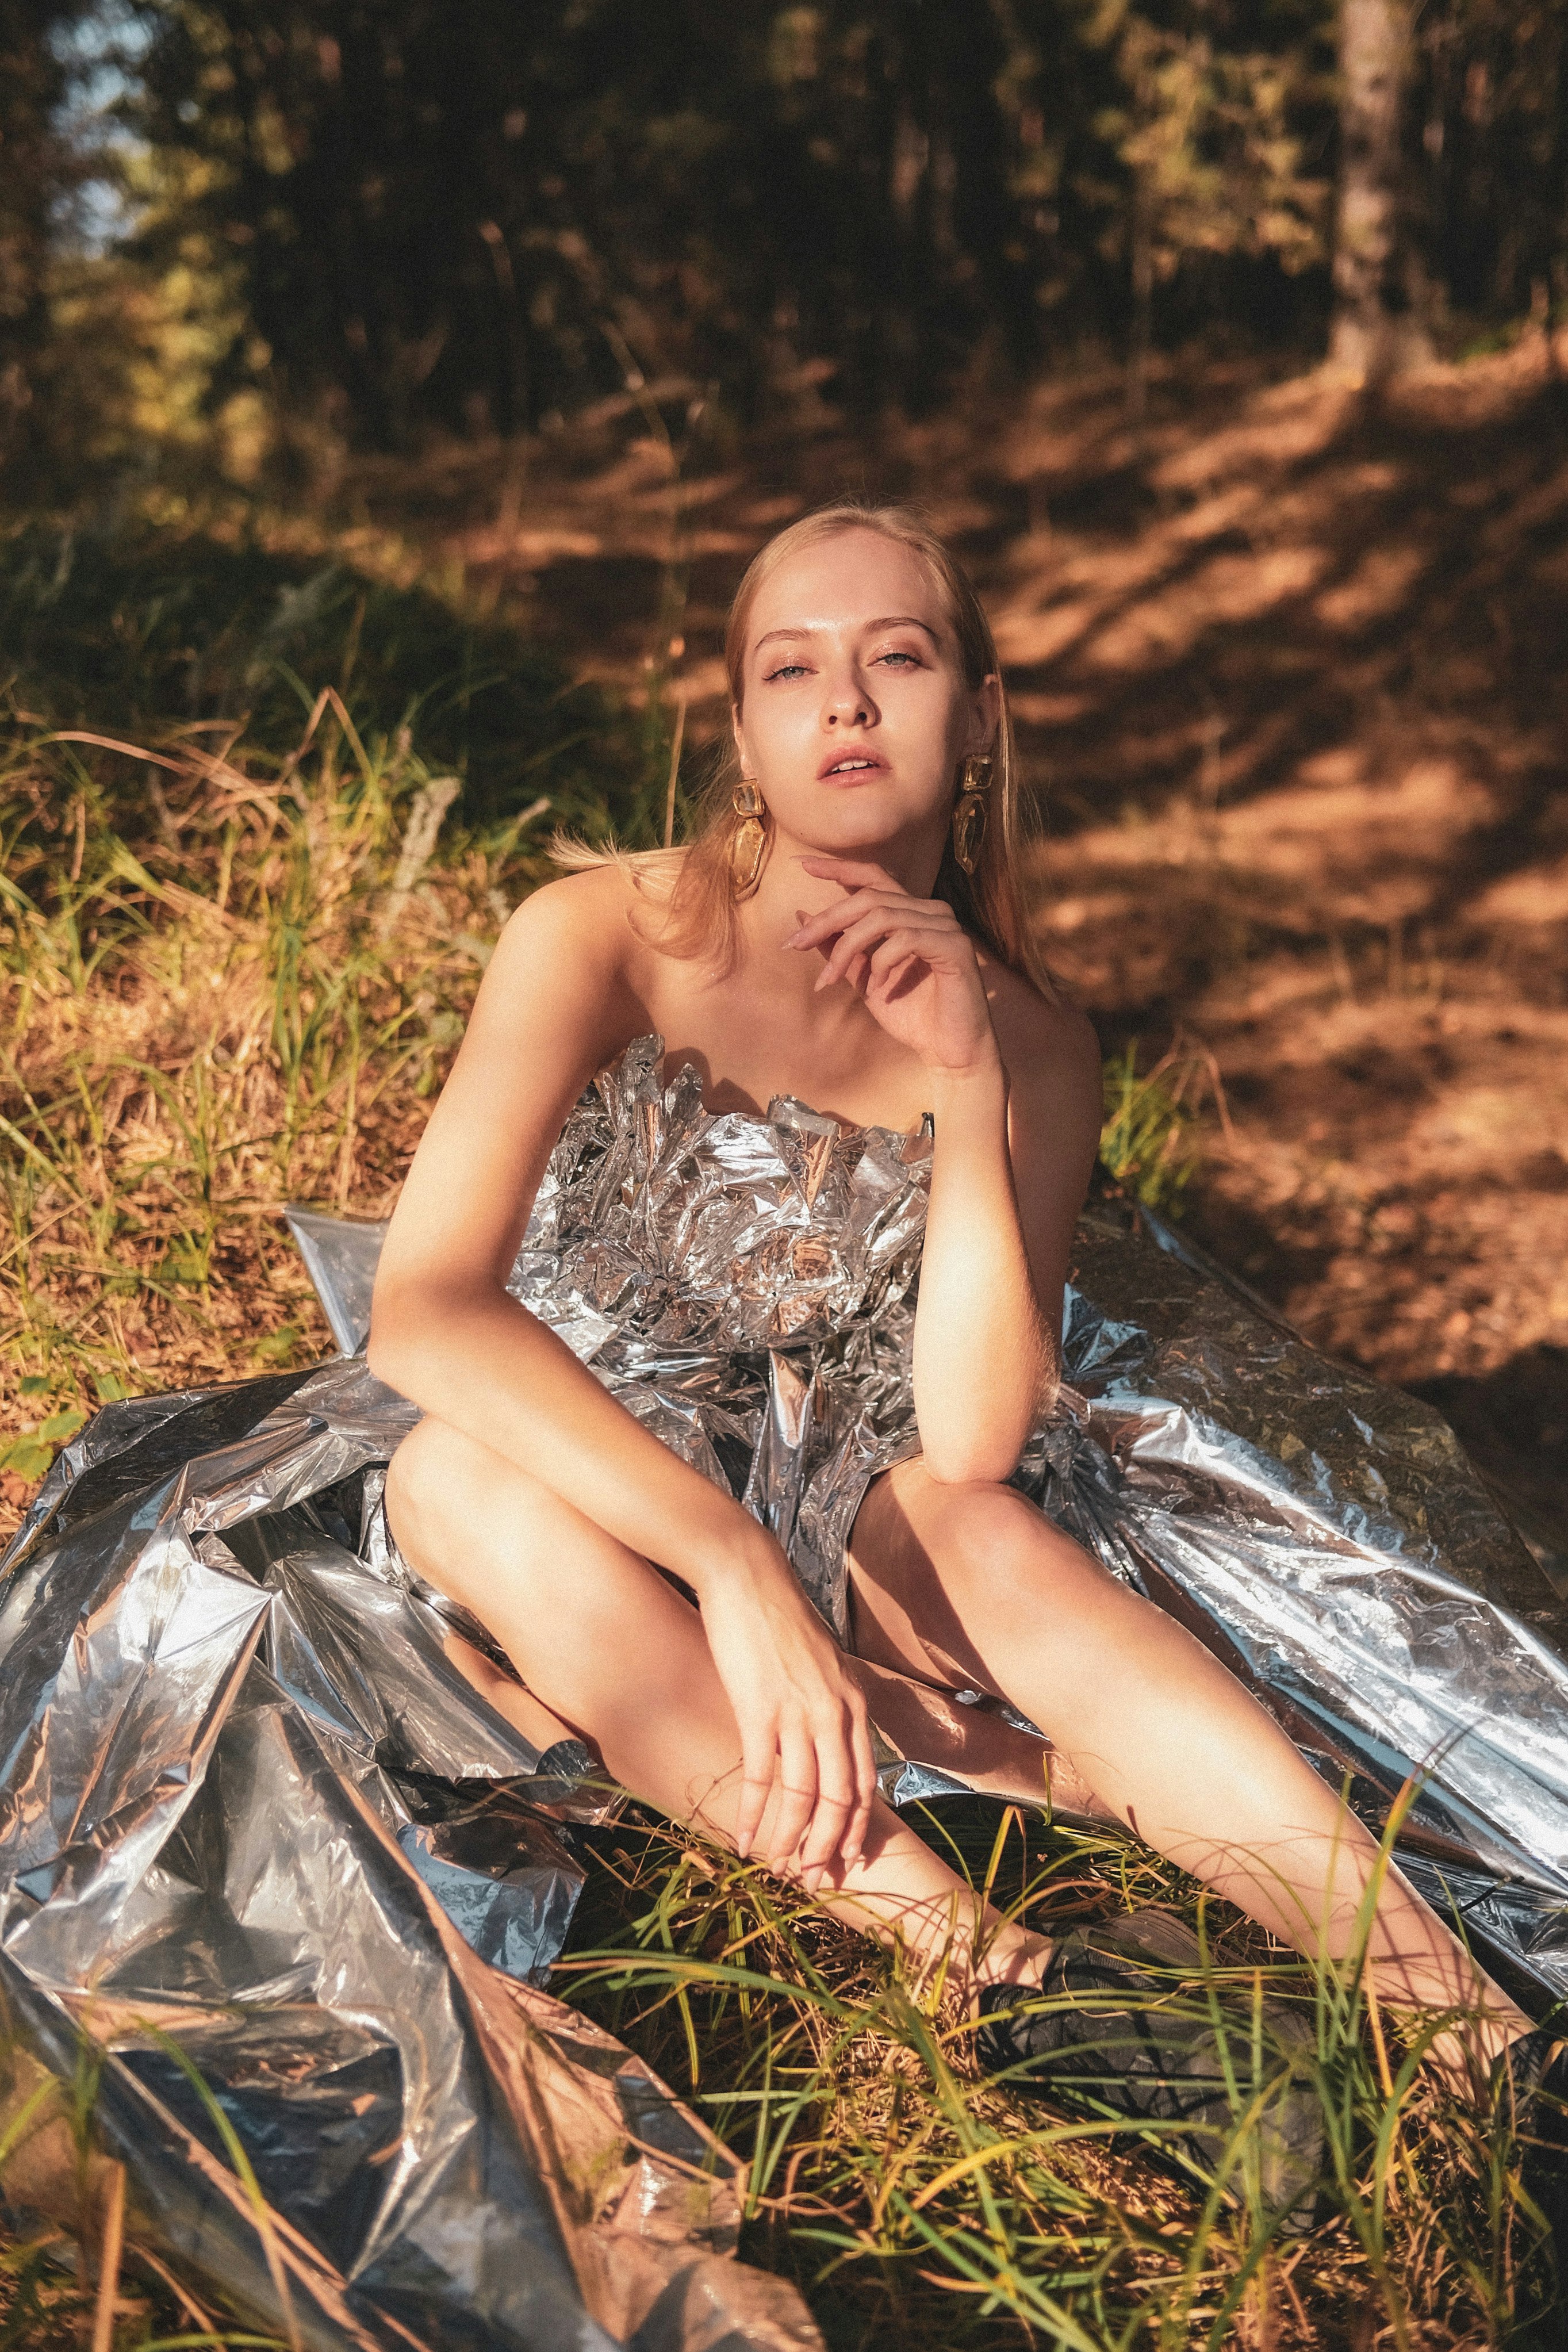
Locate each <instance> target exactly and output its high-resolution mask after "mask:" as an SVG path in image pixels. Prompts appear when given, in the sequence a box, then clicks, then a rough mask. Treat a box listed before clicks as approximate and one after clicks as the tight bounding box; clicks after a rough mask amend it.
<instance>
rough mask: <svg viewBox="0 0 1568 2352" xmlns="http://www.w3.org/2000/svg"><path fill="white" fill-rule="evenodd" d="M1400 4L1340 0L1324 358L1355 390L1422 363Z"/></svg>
mask: <svg viewBox="0 0 1568 2352" xmlns="http://www.w3.org/2000/svg"><path fill="white" fill-rule="evenodd" d="M1409 57H1410V17H1409V12H1408V8H1407V5H1406V0H1340V24H1339V73H1340V182H1339V215H1338V220H1337V223H1336V226H1335V233H1334V257H1333V289H1334V312H1333V335H1332V338H1331V341H1330V349H1329V355H1330V358H1331V360H1332V361H1333V363H1334V365H1335V366H1337V367H1341V368H1343V369H1345V370H1346V371H1347V372H1348V373H1351V374H1353V375H1355V376H1357V377H1359V378H1360V379H1361V381H1362V382H1363V383H1379V382H1381V381H1382V380H1383V379H1384V378H1385V377H1386V376H1390V375H1393V374H1396V373H1398V371H1399V370H1400V369H1402V368H1406V367H1410V366H1413V365H1415V364H1416V363H1417V362H1420V361H1421V360H1424V359H1429V358H1430V356H1431V344H1430V341H1429V340H1428V338H1427V331H1426V325H1425V322H1424V320H1423V319H1422V317H1421V305H1420V294H1421V286H1422V272H1421V268H1420V264H1419V260H1418V258H1417V257H1416V252H1415V250H1414V247H1413V244H1412V241H1411V236H1410V217H1409V215H1410V206H1409V201H1408V194H1407V185H1406V168H1405V150H1404V140H1403V137H1402V131H1403V114H1404V99H1405V84H1406V75H1407V73H1408V70H1409Z"/></svg>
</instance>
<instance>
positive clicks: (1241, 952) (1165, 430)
mask: <svg viewBox="0 0 1568 2352" xmlns="http://www.w3.org/2000/svg"><path fill="white" fill-rule="evenodd" d="M1565 356H1568V354H1565V353H1564V352H1558V353H1557V354H1555V355H1554V354H1552V353H1551V352H1548V351H1547V349H1546V346H1545V344H1544V342H1543V341H1542V340H1541V339H1539V338H1537V339H1536V340H1534V341H1526V342H1524V343H1521V345H1519V346H1518V347H1517V348H1516V349H1514V350H1513V351H1511V352H1507V353H1503V354H1500V355H1497V356H1493V357H1490V358H1487V359H1484V360H1477V361H1472V362H1468V363H1467V364H1465V365H1464V366H1462V367H1458V368H1451V369H1445V370H1435V371H1433V372H1431V373H1427V374H1425V375H1423V376H1421V377H1418V378H1415V379H1409V380H1406V381H1405V382H1403V383H1401V384H1400V385H1399V386H1398V387H1397V388H1396V390H1395V391H1393V392H1392V393H1390V394H1386V395H1385V396H1384V397H1383V398H1381V399H1378V400H1371V399H1368V398H1366V397H1364V396H1363V395H1362V394H1359V393H1358V392H1357V391H1356V390H1355V389H1354V388H1353V387H1351V386H1348V385H1346V384H1344V383H1339V382H1336V381H1334V380H1333V378H1332V377H1330V376H1328V375H1326V374H1322V373H1313V374H1308V375H1295V376H1283V377H1282V376H1281V375H1280V374H1278V373H1274V374H1270V373H1268V372H1267V371H1265V370H1263V369H1261V368H1260V367H1259V366H1258V365H1256V364H1236V365H1231V366H1227V367H1208V368H1204V369H1186V370H1184V369H1181V368H1174V367H1173V368H1172V369H1171V370H1170V371H1169V372H1168V373H1167V375H1166V377H1165V379H1164V380H1163V381H1161V382H1159V383H1156V384H1155V388H1154V391H1153V394H1152V396H1151V399H1150V403H1149V406H1148V410H1147V412H1146V415H1145V419H1144V421H1143V423H1142V424H1141V425H1138V426H1134V425H1133V423H1132V422H1131V421H1130V420H1129V416H1128V413H1127V408H1126V404H1125V401H1124V393H1123V388H1122V384H1121V383H1120V381H1119V380H1118V378H1117V377H1116V376H1115V375H1114V374H1113V373H1105V374H1103V375H1102V376H1096V375H1094V374H1092V373H1090V374H1087V375H1086V374H1082V373H1081V374H1078V375H1076V376H1074V377H1073V378H1071V380H1068V381H1061V382H1054V383H1051V382H1048V383H1042V384H1041V385H1040V387H1039V388H1038V389H1036V390H1035V391H1034V392H1032V394H1027V395H1025V394H1020V395H1018V396H1017V397H1015V398H1013V399H1011V400H1007V401H997V400H992V401H977V402H974V403H971V404H957V405H956V407H955V408H954V409H953V410H952V411H950V412H949V413H948V414H946V415H945V416H943V417H942V418H940V419H938V420H937V421H936V422H934V423H930V424H927V425H918V426H911V425H907V424H904V423H898V424H890V425H887V426H886V427H885V428H884V429H883V430H881V431H878V432H875V433H871V434H867V435H864V436H860V437H856V436H851V435H849V434H847V433H846V432H845V431H844V430H843V429H842V427H841V425H838V424H837V423H835V421H834V420H833V418H832V416H831V413H830V412H829V411H828V410H827V409H826V408H825V407H824V406H823V405H822V404H821V401H820V398H819V396H818V394H816V393H815V391H814V390H813V389H812V388H811V387H810V386H809V385H807V386H803V387H802V388H801V392H800V401H799V404H798V408H797V411H796V413H795V414H794V415H792V416H790V417H789V418H788V419H785V420H783V421H782V422H781V423H780V424H779V425H778V426H777V427H776V428H775V429H774V430H773V431H771V432H770V433H769V434H768V435H767V436H765V437H764V439H763V440H762V442H761V443H760V444H759V445H757V446H749V445H748V446H742V447H740V448H739V449H738V450H735V451H730V452H727V453H724V454H722V455H718V456H716V455H715V453H714V452H713V451H712V450H711V449H708V448H706V447H705V445H704V444H703V441H702V439H701V436H700V432H699V434H698V436H697V437H696V438H695V442H694V446H693V448H692V451H691V452H690V454H689V455H688V457H686V459H685V466H684V471H683V472H681V473H677V471H676V469H675V468H674V465H673V462H672V457H671V453H670V452H669V450H668V449H667V448H666V446H664V444H663V443H662V442H661V441H660V440H659V439H658V438H657V437H655V436H653V435H650V434H647V433H646V432H643V431H640V430H639V428H638V425H637V418H636V411H635V408H634V405H633V404H632V402H631V401H630V400H628V401H627V402H625V403H622V404H609V405H608V406H607V407H606V409H605V410H603V411H601V413H600V414H599V415H598V416H597V417H595V418H593V419H591V420H590V421H589V422H588V423H587V424H585V425H580V426H579V427H577V428H575V429H574V430H573V431H571V432H570V433H569V434H566V435H563V436H559V437H558V438H557V440H555V441H554V442H547V443H542V444H539V445H537V446H535V447H534V448H532V449H531V450H530V451H529V452H528V459H527V469H526V472H517V471H510V472H509V471H508V467H507V463H506V460H505V453H503V452H498V451H496V450H491V451H488V452H477V453H476V452H473V451H461V452H455V453H454V454H453V455H452V457H450V458H449V460H447V461H445V463H444V464H441V465H436V466H434V467H425V468H423V470H422V474H421V478H420V488H419V492H418V499H417V502H416V503H411V500H410V497H409V490H408V484H407V478H406V476H405V477H402V478H401V479H400V478H397V477H396V476H394V475H392V474H391V473H387V474H385V475H382V474H378V473H377V472H376V471H375V470H374V469H371V471H369V472H367V473H365V474H364V475H362V476H361V477H360V478H358V480H357V481H356V483H355V485H354V495H355V497H356V498H357V499H358V501H359V510H360V512H361V515H362V516H363V517H364V518H365V520H367V522H372V523H373V522H374V521H375V520H386V521H392V520H394V519H395V521H396V523H397V526H398V528H399V529H401V530H402V531H403V532H405V533H407V534H409V535H410V536H412V537H413V539H415V540H416V541H418V542H420V543H421V544H422V545H423V547H424V548H425V549H426V550H427V551H432V552H435V551H438V552H439V554H440V556H441V558H442V559H443V560H444V561H445V562H448V563H449V564H453V565H460V566H461V567H462V569H463V572H464V573H465V576H466V579H467V582H468V583H469V585H470V586H472V587H478V588H480V589H481V590H487V591H489V592H491V593H494V594H495V595H496V596H497V599H499V600H502V601H505V602H506V603H507V604H512V603H515V602H516V601H517V600H519V599H521V600H522V601H523V602H524V603H525V604H526V605H527V607H528V614H529V618H530V622H531V625H533V626H534V627H536V628H537V629H538V630H539V631H540V632H541V633H543V634H544V635H548V636H549V637H550V638H551V639H553V640H554V641H555V642H556V643H557V644H558V645H559V646H562V647H563V648H564V649H565V650H566V652H567V653H568V655H569V656H570V659H571V661H572V662H573V664H574V666H575V667H577V668H578V669H579V670H580V672H582V673H584V674H592V675H599V676H603V677H612V678H614V679H615V680H617V681H618V682H619V683H620V684H621V685H622V687H625V688H631V689H632V690H633V691H636V690H637V688H638V686H639V681H640V680H641V679H642V678H643V677H644V676H645V675H646V667H647V662H648V657H649V655H650V650H651V648H652V646H653V642H654V637H655V635H656V634H657V633H658V632H659V631H660V630H661V629H662V627H663V626H664V625H665V623H662V622H661V621H660V619H659V617H658V616H659V615H660V614H661V611H662V610H663V612H664V614H665V615H666V618H667V614H668V613H669V611H670V610H671V609H672V608H671V606H670V605H669V604H668V603H667V602H665V603H664V604H662V596H664V597H667V595H668V593H669V591H670V589H671V587H672V585H674V586H675V587H677V588H678V587H679V585H680V582H681V577H682V573H683V572H685V605H684V613H683V614H682V616H681V617H680V619H679V622H678V626H679V630H680V634H681V635H682V636H683V637H684V640H685V645H684V653H683V657H682V659H681V661H680V662H679V664H678V667H677V681H678V684H679V686H680V688H681V690H682V691H683V692H684V693H685V696H686V697H687V698H688V701H689V709H690V728H691V735H692V739H693V740H696V741H699V742H700V741H701V740H703V739H704V737H705V736H706V737H711V736H712V734H713V733H714V731H715V730H716V728H717V727H718V726H719V725H720V724H721V723H722V717H723V696H722V686H723V679H722V671H721V668H720V665H719V661H718V642H719V632H720V628H721V625H722V618H723V613H724V607H725V604H726V600H727V595H728V593H729V592H730V590H731V588H732V587H733V585H734V583H735V580H736V578H737V574H738V572H739V569H740V567H741V565H742V563H743V562H744V561H745V559H746V558H747V556H748V555H749V554H750V553H751V552H752V551H753V550H754V549H755V547H756V546H757V545H758V543H759V541H761V540H762V539H763V538H764V537H765V536H766V535H767V533H768V531H769V530H771V529H774V528H776V527H777V526H778V525H779V523H780V522H781V521H784V520H788V519H789V517H790V516H792V515H794V514H796V513H798V512H800V511H801V510H803V509H805V508H806V507H807V506H809V505H811V504H814V503H816V502H817V501H818V500H819V499H822V498H824V497H828V496H831V495H834V494H837V493H841V492H843V491H850V492H854V493H858V494H867V493H869V494H872V495H877V496H886V495H894V496H912V497H915V498H918V499H920V500H921V501H922V502H923V503H925V505H926V506H927V507H928V508H929V509H931V510H933V511H934V513H935V516H936V520H937V521H938V522H939V523H940V525H941V526H942V527H943V528H944V529H946V530H947V531H948V532H949V533H950V534H952V535H953V537H954V538H955V540H956V543H957V544H958V546H959V548H960V550H961V551H962V553H963V554H964V556H965V558H966V560H967V562H969V564H970V565H971V567H972V569H973V570H974V572H976V574H977V578H978V580H979V582H980V583H981V585H982V587H983V590H984V592H985V594H986V597H987V600H988V606H989V609H990V611H991V614H992V616H993V619H994V621H995V624H996V626H997V632H998V640H999V643H1000V646H1001V650H1002V655H1003V659H1004V661H1005V663H1006V665H1007V671H1008V678H1009V688H1010V690H1011V695H1012V704H1013V709H1014V712H1015V714H1016V717H1017V719H1018V721H1019V733H1020V738H1021V742H1022V748H1023V751H1024V755H1025V760H1026V763H1027V769H1028V773H1029V775H1030V778H1031V780H1032V781H1033V782H1035V783H1037V784H1038V785H1039V786H1040V787H1042V788H1043V790H1044V792H1045V794H1046V800H1047V806H1048V810H1049V826H1050V838H1049V843H1048V845H1047V848H1046V850H1045V852H1044V856H1045V863H1046V872H1047V881H1048V901H1049V909H1048V913H1047V916H1046V922H1047V926H1048V929H1049V936H1050V940H1051V950H1052V952H1053V955H1054V959H1055V962H1056V965H1057V968H1058V969H1059V971H1060V972H1061V976H1062V978H1063V980H1064V981H1065V982H1066V983H1067V985H1068V986H1069V988H1070V989H1071V992H1073V993H1074V994H1075V995H1076V996H1077V997H1078V998H1079V999H1080V1001H1081V1002H1082V1003H1084V1004H1085V1005H1086V1006H1087V1007H1088V1008H1089V1010H1090V1011H1091V1012H1092V1014H1093V1015H1094V1017H1095V1019H1096V1021H1097V1023H1098V1024H1099V1025H1100V1028H1101V1031H1102V1034H1103V1038H1104V1040H1105V1042H1106V1044H1107V1045H1108V1046H1112V1047H1114V1046H1117V1045H1121V1044H1123V1043H1124V1042H1125V1041H1126V1040H1127V1039H1128V1038H1130V1037H1135V1038H1137V1039H1138V1040H1139V1041H1140V1055H1141V1056H1142V1055H1147V1056H1148V1057H1150V1058H1153V1057H1154V1056H1155V1055H1157V1054H1158V1053H1159V1052H1160V1051H1162V1050H1163V1049H1164V1048H1165V1046H1166V1045H1167V1044H1169V1043H1170V1042H1171V1041H1172V1039H1173V1038H1174V1039H1176V1040H1177V1041H1178V1042H1179V1043H1182V1044H1183V1045H1185V1046H1186V1047H1187V1048H1189V1049H1190V1050H1191V1051H1192V1052H1194V1053H1196V1054H1200V1055H1211V1056H1212V1060H1213V1069H1214V1083H1213V1084H1212V1085H1211V1086H1210V1087H1209V1089H1208V1102H1207V1110H1206V1115H1205V1130H1206V1131H1205V1153H1204V1166H1203V1171H1202V1175H1201V1178H1200V1180H1199V1181H1198V1183H1197V1186H1196V1187H1195V1188H1194V1192H1193V1193H1192V1195H1191V1196H1190V1202H1189V1207H1188V1210H1187V1217H1188V1221H1189V1223H1190V1225H1191V1227H1192V1229H1193V1230H1194V1231H1195V1232H1197V1234H1199V1235H1200V1236H1201V1237H1202V1239H1203V1240H1204V1241H1205V1242H1206V1243H1207V1244H1208V1246H1209V1247H1210V1248H1211V1249H1212V1250H1213V1251H1214V1252H1215V1254H1216V1255H1218V1256H1220V1257H1222V1258H1223V1259H1224V1260H1225V1261H1226V1262H1227V1263H1228V1264H1229V1265H1232V1266H1233V1267H1235V1268H1236V1269H1238V1270H1239V1272H1241V1273H1242V1274H1244V1275H1245V1276H1246V1277H1247V1279H1248V1280H1249V1282H1250V1283H1252V1284H1253V1285H1254V1286H1255V1287H1257V1288H1258V1289H1259V1290H1260V1291H1262V1292H1263V1293H1264V1294H1265V1295H1266V1296H1267V1297H1270V1299H1272V1300H1274V1301H1276V1302H1277V1303H1278V1304H1279V1305H1280V1306H1281V1307H1283V1308H1284V1309H1285V1310H1286V1312H1287V1313H1288V1314H1289V1315H1290V1316H1291V1318H1292V1319H1293V1320H1294V1321H1295V1322H1296V1323H1297V1324H1298V1325H1299V1326H1300V1327H1301V1328H1302V1329H1303V1330H1304V1331H1305V1332H1307V1333H1308V1334H1309V1335H1310V1336H1311V1337H1312V1339H1315V1340H1316V1341H1318V1342H1319V1343H1320V1344H1321V1345H1322V1346H1323V1347H1324V1348H1326V1349H1330V1350H1332V1351H1333V1352H1335V1353H1337V1354H1340V1355H1343V1356H1348V1357H1351V1358H1354V1360H1356V1361H1358V1362H1360V1363H1362V1364H1364V1365H1367V1366H1369V1367H1372V1368H1373V1369H1375V1370H1377V1371H1378V1372H1380V1373H1382V1374H1384V1375H1385V1376H1386V1377H1387V1378H1388V1379H1390V1380H1393V1381H1399V1382H1402V1383H1404V1384H1405V1385H1406V1386H1410V1387H1414V1388H1416V1389H1418V1390H1419V1391H1422V1392H1423V1393H1424V1394H1426V1395H1427V1396H1429V1397H1431V1398H1432V1399H1433V1400H1434V1401H1436V1402H1438V1403H1440V1404H1441V1405H1442V1407H1443V1408H1444V1410H1445V1411H1446V1412H1448V1415H1449V1417H1450V1418H1451V1419H1452V1420H1453V1421H1454V1422H1455V1423H1456V1424H1457V1425H1458V1428H1459V1430H1460V1433H1461V1434H1462V1435H1463V1436H1464V1437H1465V1438H1466V1439H1467V1441H1468V1442H1469V1444H1470V1446H1471V1448H1472V1451H1474V1452H1475V1453H1476V1454H1477V1455H1478V1457H1479V1459H1480V1460H1481V1461H1482V1463H1483V1465H1484V1466H1487V1467H1490V1469H1491V1470H1493V1472H1494V1473H1496V1474H1497V1475H1501V1476H1504V1477H1506V1478H1508V1479H1509V1481H1510V1482H1511V1485H1512V1486H1513V1488H1514V1490H1515V1492H1516V1493H1518V1494H1521V1495H1522V1496H1524V1498H1525V1500H1526V1504H1527V1507H1530V1508H1531V1509H1532V1510H1533V1512H1534V1513H1535V1514H1536V1517H1537V1531H1538V1533H1540V1534H1541V1535H1542V1538H1543V1539H1544V1540H1546V1541H1548V1542H1552V1540H1553V1539H1554V1538H1555V1540H1556V1541H1557V1542H1559V1543H1561V1545H1562V1547H1563V1549H1564V1551H1565V1552H1568V1057H1565V1053H1564V1047H1565V1046H1568V792H1565V791H1564V785H1565V782H1568V768H1565V760H1568V736H1565V732H1564V719H1565V717H1568V681H1565V677H1564V655H1565V652H1568V617H1565V611H1564V592H1565V591H1568V391H1565V390H1564V387H1563V382H1562V380H1561V379H1562V374H1563V363H1564V358H1565Z"/></svg>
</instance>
